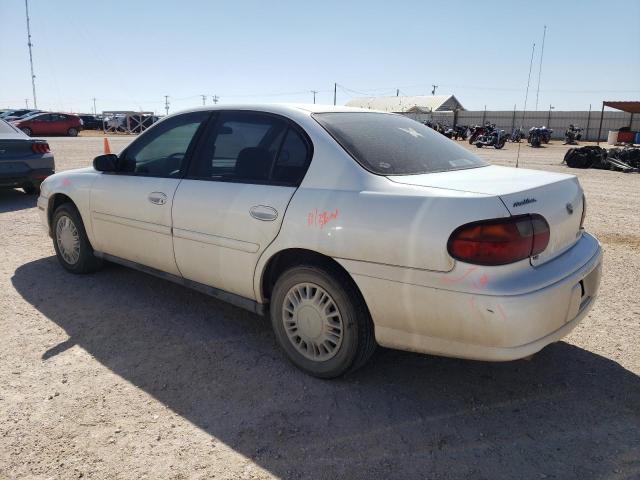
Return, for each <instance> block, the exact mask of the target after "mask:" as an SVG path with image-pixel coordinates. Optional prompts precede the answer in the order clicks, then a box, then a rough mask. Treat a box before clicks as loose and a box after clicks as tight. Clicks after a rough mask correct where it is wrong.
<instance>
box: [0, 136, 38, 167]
mask: <svg viewBox="0 0 640 480" xmlns="http://www.w3.org/2000/svg"><path fill="white" fill-rule="evenodd" d="M32 143H33V142H32V140H30V139H27V138H0V162H1V161H7V160H16V159H19V158H22V157H28V156H29V155H33V151H32V150H31V144H32Z"/></svg>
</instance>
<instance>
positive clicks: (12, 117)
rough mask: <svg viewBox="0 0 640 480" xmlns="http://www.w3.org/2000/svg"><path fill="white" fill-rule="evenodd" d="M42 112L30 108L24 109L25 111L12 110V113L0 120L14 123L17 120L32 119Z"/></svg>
mask: <svg viewBox="0 0 640 480" xmlns="http://www.w3.org/2000/svg"><path fill="white" fill-rule="evenodd" d="M40 112H42V110H34V109H29V108H27V109H23V110H11V111H10V113H8V114H7V115H5V116H4V117H0V118H2V119H3V120H4V121H6V122H13V121H16V120H21V119H23V118H27V117H30V116H32V115H35V114H36V113H40Z"/></svg>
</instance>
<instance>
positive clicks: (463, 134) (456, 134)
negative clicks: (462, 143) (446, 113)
mask: <svg viewBox="0 0 640 480" xmlns="http://www.w3.org/2000/svg"><path fill="white" fill-rule="evenodd" d="M468 131H469V127H467V126H466V125H456V128H454V131H453V139H454V140H464V139H465V138H467V132H468Z"/></svg>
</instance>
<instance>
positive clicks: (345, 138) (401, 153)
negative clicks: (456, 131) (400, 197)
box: [313, 112, 488, 175]
mask: <svg viewBox="0 0 640 480" xmlns="http://www.w3.org/2000/svg"><path fill="white" fill-rule="evenodd" d="M313 117H314V118H315V119H316V121H317V122H318V123H319V124H320V125H322V127H324V129H325V130H326V131H327V132H329V134H330V135H331V136H332V137H333V138H334V139H335V140H336V141H337V142H338V143H339V144H340V145H342V147H343V148H344V149H345V150H346V151H347V152H348V153H349V154H350V155H351V156H352V157H353V158H354V159H355V160H356V161H357V162H358V163H359V164H360V165H362V166H363V167H364V168H366V169H367V170H369V171H370V172H373V173H375V174H377V175H416V174H421V173H432V172H445V171H449V170H461V169H466V168H476V167H483V166H485V165H488V163H487V162H485V161H484V160H482V159H481V158H479V157H477V156H476V155H474V154H472V153H471V152H469V151H468V150H466V149H464V148H462V147H460V146H459V145H456V144H455V143H454V142H452V141H451V140H449V139H447V138H446V137H444V136H443V135H441V134H440V133H438V132H436V131H434V130H433V129H431V128H429V127H427V126H425V125H423V124H421V123H418V122H416V121H415V120H412V119H410V118H408V117H405V116H402V115H392V114H388V113H375V112H331V113H316V114H314V115H313Z"/></svg>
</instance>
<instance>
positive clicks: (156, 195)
mask: <svg viewBox="0 0 640 480" xmlns="http://www.w3.org/2000/svg"><path fill="white" fill-rule="evenodd" d="M147 198H148V199H149V201H150V202H151V203H153V204H155V205H164V204H165V203H167V195H166V194H164V193H162V192H151V193H150V194H149V196H148V197H147Z"/></svg>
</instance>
